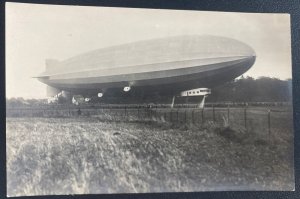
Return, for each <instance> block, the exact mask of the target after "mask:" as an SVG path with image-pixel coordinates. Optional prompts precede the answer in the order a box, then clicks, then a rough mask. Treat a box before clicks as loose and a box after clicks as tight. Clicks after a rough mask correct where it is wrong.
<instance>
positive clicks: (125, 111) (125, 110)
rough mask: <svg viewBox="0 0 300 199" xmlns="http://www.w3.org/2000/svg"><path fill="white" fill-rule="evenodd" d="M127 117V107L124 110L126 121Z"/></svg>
mask: <svg viewBox="0 0 300 199" xmlns="http://www.w3.org/2000/svg"><path fill="white" fill-rule="evenodd" d="M126 115H127V107H126V106H125V108H124V116H125V119H126Z"/></svg>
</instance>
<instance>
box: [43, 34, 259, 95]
mask: <svg viewBox="0 0 300 199" xmlns="http://www.w3.org/2000/svg"><path fill="white" fill-rule="evenodd" d="M255 57H256V56H255V52H254V50H253V49H252V48H251V47H249V46H248V45H246V44H245V43H242V42H240V41H237V40H234V39H230V38H225V37H216V36H198V35H184V36H174V37H167V38H159V39H151V40H145V41H138V42H133V43H128V44H123V45H118V46H112V47H108V48H103V49H99V50H95V51H91V52H88V53H85V54H82V55H78V56H75V57H72V58H69V59H66V60H63V61H54V60H48V61H46V71H45V72H44V73H42V74H41V75H39V77H38V79H39V80H40V81H41V82H43V83H45V84H47V85H49V86H51V87H53V88H56V89H58V90H64V91H70V92H72V93H74V94H82V95H94V94H95V95H96V94H97V93H99V92H104V93H106V92H109V91H110V90H111V91H116V90H117V91H118V90H119V91H120V92H121V91H123V88H124V87H127V86H130V87H131V88H132V89H137V90H143V91H146V92H150V93H151V92H163V93H172V94H174V93H178V92H181V91H183V90H187V89H193V88H198V87H212V86H214V85H217V84H221V83H224V82H226V81H229V80H232V79H234V78H236V77H238V76H240V75H241V74H243V73H244V72H246V71H247V70H248V69H249V68H250V67H251V66H252V65H253V64H254V62H255Z"/></svg>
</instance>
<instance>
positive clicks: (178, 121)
mask: <svg viewBox="0 0 300 199" xmlns="http://www.w3.org/2000/svg"><path fill="white" fill-rule="evenodd" d="M177 123H179V113H178V109H177Z"/></svg>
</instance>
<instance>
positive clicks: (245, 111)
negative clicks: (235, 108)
mask: <svg viewBox="0 0 300 199" xmlns="http://www.w3.org/2000/svg"><path fill="white" fill-rule="evenodd" d="M244 121H245V129H246V131H248V129H247V108H245V109H244Z"/></svg>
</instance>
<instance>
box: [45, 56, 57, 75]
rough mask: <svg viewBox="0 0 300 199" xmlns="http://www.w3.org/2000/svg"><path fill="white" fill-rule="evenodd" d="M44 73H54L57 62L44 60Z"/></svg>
mask: <svg viewBox="0 0 300 199" xmlns="http://www.w3.org/2000/svg"><path fill="white" fill-rule="evenodd" d="M45 62H46V72H51V71H55V69H56V68H57V66H58V64H59V61H58V60H55V59H46V61H45Z"/></svg>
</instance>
